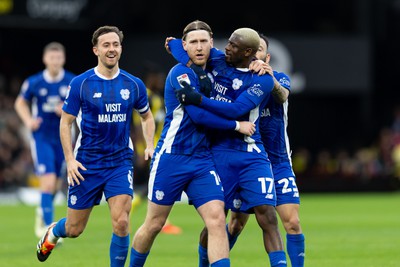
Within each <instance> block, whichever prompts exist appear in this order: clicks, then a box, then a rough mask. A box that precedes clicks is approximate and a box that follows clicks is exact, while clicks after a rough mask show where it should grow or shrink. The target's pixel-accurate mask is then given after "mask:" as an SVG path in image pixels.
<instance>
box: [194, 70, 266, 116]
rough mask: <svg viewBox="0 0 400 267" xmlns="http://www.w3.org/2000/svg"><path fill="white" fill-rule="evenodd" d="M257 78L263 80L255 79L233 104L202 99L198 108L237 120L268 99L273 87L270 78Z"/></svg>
mask: <svg viewBox="0 0 400 267" xmlns="http://www.w3.org/2000/svg"><path fill="white" fill-rule="evenodd" d="M258 77H264V78H261V79H256V80H255V81H254V83H253V84H252V85H251V86H250V87H249V88H247V89H246V90H245V91H243V92H242V93H241V94H240V96H239V97H238V98H237V99H236V100H235V102H223V101H217V100H213V99H209V98H206V97H203V100H202V102H201V104H200V107H204V108H205V109H207V110H209V111H213V112H215V113H216V114H218V115H220V116H224V117H225V118H229V119H236V118H239V117H240V116H242V115H244V114H246V113H247V112H249V111H250V110H252V109H253V108H255V107H256V106H258V105H260V104H261V102H262V101H264V99H265V98H266V97H267V98H269V97H270V92H271V90H272V88H273V86H274V81H273V79H272V77H271V76H270V75H263V76H258Z"/></svg>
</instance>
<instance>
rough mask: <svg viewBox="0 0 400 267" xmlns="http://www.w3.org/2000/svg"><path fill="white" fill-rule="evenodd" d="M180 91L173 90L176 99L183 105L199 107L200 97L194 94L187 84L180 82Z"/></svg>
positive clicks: (194, 91) (196, 93)
mask: <svg viewBox="0 0 400 267" xmlns="http://www.w3.org/2000/svg"><path fill="white" fill-rule="evenodd" d="M181 86H182V89H178V90H175V95H176V98H178V100H179V102H180V103H181V104H183V105H196V106H198V105H200V103H201V100H202V95H201V94H199V93H198V92H196V90H194V89H193V88H192V87H191V86H190V85H189V84H188V83H187V82H185V81H182V82H181Z"/></svg>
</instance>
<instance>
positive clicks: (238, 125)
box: [235, 121, 240, 131]
mask: <svg viewBox="0 0 400 267" xmlns="http://www.w3.org/2000/svg"><path fill="white" fill-rule="evenodd" d="M235 122H236V127H235V131H239V130H240V123H239V122H238V121H235Z"/></svg>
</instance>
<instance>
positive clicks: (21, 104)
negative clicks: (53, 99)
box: [14, 96, 32, 128]
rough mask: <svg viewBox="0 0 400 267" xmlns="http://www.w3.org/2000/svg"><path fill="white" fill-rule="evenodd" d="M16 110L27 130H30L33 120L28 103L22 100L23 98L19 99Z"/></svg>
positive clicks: (15, 105) (15, 106) (16, 102)
mask: <svg viewBox="0 0 400 267" xmlns="http://www.w3.org/2000/svg"><path fill="white" fill-rule="evenodd" d="M14 109H15V111H16V112H17V114H18V116H19V117H20V119H21V120H22V122H23V123H24V125H25V126H26V127H27V128H30V121H31V120H32V115H31V111H30V109H29V106H28V104H27V102H26V101H25V100H24V99H22V97H20V96H19V97H18V98H17V99H16V101H15V104H14Z"/></svg>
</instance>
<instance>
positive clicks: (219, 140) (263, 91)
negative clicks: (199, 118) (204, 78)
mask: <svg viewBox="0 0 400 267" xmlns="http://www.w3.org/2000/svg"><path fill="white" fill-rule="evenodd" d="M208 70H209V71H210V73H211V79H212V81H213V91H212V98H213V99H215V100H218V101H223V102H235V101H236V100H237V99H238V98H239V97H243V96H244V97H246V100H247V101H248V102H252V103H253V106H254V108H253V109H251V110H250V111H249V112H246V113H245V114H243V115H242V116H240V117H239V118H235V119H236V120H242V121H251V122H254V123H255V124H256V132H255V133H254V134H253V135H252V136H251V137H246V136H243V135H242V134H240V133H238V132H235V131H213V132H212V134H210V136H211V138H212V146H213V147H221V148H235V149H237V150H242V151H253V150H256V151H263V150H264V148H263V146H262V141H261V135H260V132H259V130H258V124H259V118H260V108H261V107H263V106H265V105H266V103H267V101H268V99H269V98H270V91H271V89H272V87H271V86H270V85H269V83H270V84H271V81H268V79H272V78H271V77H267V76H258V75H257V74H253V73H252V72H251V71H249V70H248V69H238V68H233V67H231V66H229V65H228V64H227V63H226V62H225V58H224V57H222V56H221V55H220V56H216V57H214V58H213V59H212V61H211V64H209V69H208ZM270 87H271V88H270Z"/></svg>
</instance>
